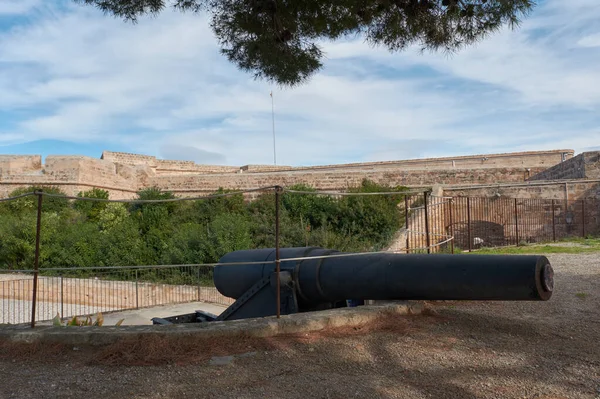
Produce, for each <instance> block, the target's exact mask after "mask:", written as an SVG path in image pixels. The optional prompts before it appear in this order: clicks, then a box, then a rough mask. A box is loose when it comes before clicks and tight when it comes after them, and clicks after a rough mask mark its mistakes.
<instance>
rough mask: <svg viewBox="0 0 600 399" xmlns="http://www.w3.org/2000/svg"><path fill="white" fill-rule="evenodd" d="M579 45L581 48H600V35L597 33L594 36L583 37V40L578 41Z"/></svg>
mask: <svg viewBox="0 0 600 399" xmlns="http://www.w3.org/2000/svg"><path fill="white" fill-rule="evenodd" d="M577 45H578V46H579V47H589V48H592V47H600V33H595V34H592V35H588V36H585V37H582V38H581V39H579V41H577Z"/></svg>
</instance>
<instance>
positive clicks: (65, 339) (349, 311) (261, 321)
mask: <svg viewBox="0 0 600 399" xmlns="http://www.w3.org/2000/svg"><path fill="white" fill-rule="evenodd" d="M423 309H424V305H423V303H420V302H412V301H409V302H405V303H392V304H385V305H371V306H359V307H356V308H340V309H333V310H324V311H320V312H307V313H298V314H292V315H286V316H281V318H280V319H277V318H276V317H274V316H271V317H262V318H256V319H244V320H234V321H215V322H210V323H190V324H173V325H156V326H154V325H152V326H147V325H136V326H121V327H115V326H110V325H109V324H106V325H105V326H102V327H52V326H40V327H36V328H35V329H31V328H29V327H28V326H24V325H20V326H0V340H2V341H9V342H23V343H60V344H65V345H87V346H99V345H100V346H101V345H109V344H113V343H115V342H118V341H121V340H123V339H141V338H142V337H144V336H159V337H170V336H172V337H181V336H188V337H189V336H194V337H199V338H219V337H239V336H243V337H271V336H275V335H280V334H296V333H305V332H310V331H320V330H324V329H327V328H335V327H356V326H361V325H365V324H368V323H369V322H373V321H375V320H377V319H378V318H380V317H382V316H384V317H390V316H393V315H407V314H420V313H421V312H422V311H423ZM144 317H145V316H144Z"/></svg>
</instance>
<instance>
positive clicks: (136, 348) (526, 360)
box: [0, 254, 600, 399]
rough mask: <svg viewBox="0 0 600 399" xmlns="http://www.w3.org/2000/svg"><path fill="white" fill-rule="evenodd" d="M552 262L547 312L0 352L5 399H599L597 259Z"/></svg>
mask: <svg viewBox="0 0 600 399" xmlns="http://www.w3.org/2000/svg"><path fill="white" fill-rule="evenodd" d="M549 258H550V260H551V262H552V264H553V266H554V269H555V272H556V276H555V277H556V284H555V290H556V291H555V294H554V296H553V298H552V299H551V300H550V301H549V302H520V303H513V302H510V303H509V302H506V303H505V302H502V303H499V302H490V303H472V302H468V303H467V302H461V303H457V302H455V303H451V302H444V303H436V304H433V305H432V306H433V307H434V309H435V314H433V315H421V316H410V317H397V318H396V319H395V320H388V321H382V322H381V323H378V325H376V326H371V327H365V328H360V329H355V330H344V329H341V330H334V331H329V332H327V333H314V334H308V335H303V336H290V337H278V338H272V339H268V340H250V339H247V340H238V341H236V342H227V341H213V342H199V341H190V340H188V341H186V342H178V343H171V344H169V343H165V342H161V341H154V342H135V343H134V342H129V343H123V344H122V345H117V346H114V347H109V348H103V349H101V350H91V349H87V348H73V347H66V348H65V347H55V348H47V347H46V348H37V347H30V348H27V347H18V348H15V347H8V346H5V347H2V346H0V398H3V399H4V398H80V397H86V398H215V397H218V398H323V399H325V398H340V399H341V398H467V399H468V398H528V399H529V398H531V399H533V398H537V399H558V398H600V300H599V299H600V254H586V255H551V256H549ZM17 354H18V356H17ZM227 355H232V356H227Z"/></svg>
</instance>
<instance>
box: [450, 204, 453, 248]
mask: <svg viewBox="0 0 600 399" xmlns="http://www.w3.org/2000/svg"><path fill="white" fill-rule="evenodd" d="M453 206H454V198H450V252H451V253H452V254H453V255H454V220H453V218H452V207H453Z"/></svg>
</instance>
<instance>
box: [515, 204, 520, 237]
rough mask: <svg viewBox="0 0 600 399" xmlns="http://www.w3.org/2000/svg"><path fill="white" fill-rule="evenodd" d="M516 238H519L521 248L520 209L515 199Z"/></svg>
mask: <svg viewBox="0 0 600 399" xmlns="http://www.w3.org/2000/svg"><path fill="white" fill-rule="evenodd" d="M515 236H516V237H517V247H518V246H519V208H518V207H517V199H516V198H515Z"/></svg>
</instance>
